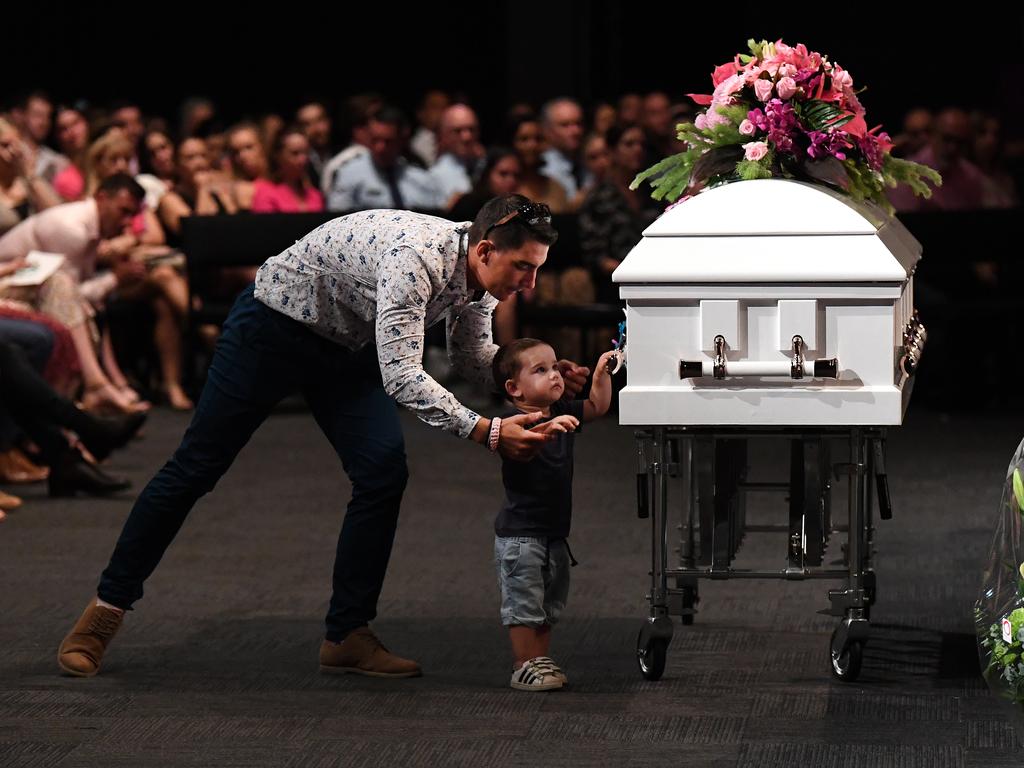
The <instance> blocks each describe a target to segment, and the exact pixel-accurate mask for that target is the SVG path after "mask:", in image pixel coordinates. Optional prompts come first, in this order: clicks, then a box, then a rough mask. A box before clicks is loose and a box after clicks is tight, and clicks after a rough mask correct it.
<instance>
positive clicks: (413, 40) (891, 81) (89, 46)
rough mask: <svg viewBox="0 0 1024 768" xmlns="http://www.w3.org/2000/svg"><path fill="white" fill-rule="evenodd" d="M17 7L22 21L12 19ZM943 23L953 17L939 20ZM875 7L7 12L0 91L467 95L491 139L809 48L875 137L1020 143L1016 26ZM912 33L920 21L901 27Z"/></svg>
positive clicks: (175, 6)
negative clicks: (930, 133)
mask: <svg viewBox="0 0 1024 768" xmlns="http://www.w3.org/2000/svg"><path fill="white" fill-rule="evenodd" d="M12 5H17V6H20V7H10V6H12ZM947 7H949V6H947ZM895 8H896V4H883V3H825V2H817V3H797V4H794V3H775V4H772V3H763V2H762V3H733V4H724V3H710V4H700V7H697V4H692V3H671V2H657V3H654V2H645V1H644V2H623V1H622V0H595V1H594V2H585V1H584V0H564V1H561V0H554V1H552V2H546V3H545V2H509V1H508V0H501V1H500V2H487V3H485V2H478V3H467V2H450V3H442V2H433V3H421V4H402V5H401V6H400V5H399V4H397V3H390V4H388V3H383V2H376V3H372V4H363V5H352V4H330V5H328V4H312V3H307V2H289V3H281V4H275V5H270V6H261V5H257V4H237V3H232V4H223V3H207V4H196V3H171V2H158V3H145V2H136V3H122V2H114V3H104V4H100V3H75V4H64V3H31V2H21V3H17V4H13V3H12V4H7V7H5V8H4V9H3V17H4V19H3V20H0V36H2V37H3V38H4V42H3V45H2V48H3V50H4V51H5V57H4V58H5V60H6V61H7V63H8V67H7V73H6V77H5V80H6V82H7V85H6V86H5V87H4V88H3V92H5V93H6V94H7V95H12V94H13V93H14V92H15V91H17V90H19V89H22V88H32V87H41V88H43V89H45V90H48V91H50V92H51V93H52V94H53V96H54V97H55V98H57V99H58V100H71V99H75V98H79V97H86V98H89V99H90V100H92V101H93V102H94V103H95V102H98V103H100V104H102V103H103V102H104V101H109V100H113V99H118V98H130V99H134V100H138V101H139V102H141V105H142V106H143V107H144V109H145V111H146V112H147V113H151V114H160V115H163V116H165V117H168V118H173V117H174V116H175V115H176V110H177V107H178V105H179V104H180V102H181V100H182V99H183V98H185V97H186V96H190V95H195V94H203V95H206V96H209V97H210V98H212V99H214V100H215V102H216V103H217V104H218V106H219V107H220V110H221V113H222V117H224V118H225V119H227V120H232V119H235V118H237V117H241V116H244V115H258V114H261V113H263V112H267V111H272V110H276V111H282V112H284V113H288V112H290V111H291V110H292V109H293V108H294V107H295V105H296V104H297V103H299V102H300V101H301V100H303V99H304V98H307V97H308V96H320V97H322V98H326V99H328V100H329V101H332V102H334V103H339V102H340V101H341V100H342V99H343V98H344V97H346V96H348V95H350V94H352V93H355V92H359V91H364V90H370V89H372V90H376V91H379V92H381V93H383V94H384V95H385V96H387V97H389V98H391V99H392V100H394V101H396V102H397V103H398V104H399V105H400V106H402V107H404V108H406V109H407V110H410V111H411V109H412V108H413V107H414V105H415V103H416V101H417V99H418V98H419V96H420V95H421V94H422V92H423V91H424V90H425V89H427V88H442V89H446V90H449V91H453V92H461V93H464V94H465V95H466V96H467V97H468V98H469V100H470V101H471V103H472V104H473V105H474V106H475V107H476V108H477V109H478V111H479V112H480V114H481V118H482V122H483V128H484V133H485V137H484V138H485V139H488V138H489V136H488V135H487V134H488V132H489V131H488V129H490V130H491V131H493V130H494V129H495V128H496V127H497V126H499V125H500V124H501V122H502V118H503V115H504V112H505V110H506V108H507V106H508V105H509V104H511V103H513V102H514V101H518V100H526V101H531V102H534V103H537V104H539V103H540V102H542V101H544V100H545V99H548V98H551V97H553V96H558V95H570V96H574V97H576V98H579V99H580V100H582V101H583V102H584V103H585V104H589V103H591V102H593V101H595V100H597V99H601V98H613V97H616V96H618V95H619V94H621V93H623V92H626V91H630V90H638V91H646V90H651V89H663V90H666V91H668V92H669V93H670V95H671V96H672V97H673V98H676V99H681V98H682V97H683V95H684V94H685V93H687V92H701V93H706V92H708V91H709V90H710V77H709V75H710V72H711V71H712V69H713V67H714V66H715V65H717V64H720V63H723V62H725V61H727V60H729V59H731V58H732V56H733V55H734V54H735V53H737V52H741V51H745V50H746V40H747V38H749V37H756V38H758V39H761V38H767V39H776V38H778V37H782V38H783V39H785V40H786V42H788V43H790V44H791V45H793V44H796V43H798V42H803V43H805V44H806V45H807V46H808V47H809V48H811V49H812V50H816V51H819V52H821V53H823V54H826V55H828V56H829V57H830V58H831V59H832V60H833V61H835V62H838V63H839V64H841V65H842V66H844V67H845V68H847V69H849V70H850V71H851V73H852V74H853V77H854V82H855V84H857V85H858V87H863V86H865V85H867V86H870V90H869V91H868V92H867V93H866V94H865V95H864V96H863V97H862V100H863V102H864V104H865V106H866V107H867V109H868V118H869V122H870V123H871V124H875V123H879V122H881V123H884V124H885V125H886V126H887V127H889V128H890V130H891V131H892V132H895V131H896V129H897V126H898V123H899V120H900V118H901V117H902V115H903V113H904V112H905V111H906V110H907V109H908V108H910V107H913V106H917V105H922V106H928V107H940V106H945V105H951V104H952V105H960V106H964V107H967V108H974V107H983V108H987V109H990V110H993V111H995V112H997V113H998V114H1000V115H1001V116H1002V117H1003V118H1004V121H1005V124H1006V126H1007V129H1008V133H1010V134H1011V135H1014V134H1017V133H1018V131H1017V126H1019V125H1020V124H1021V123H1022V118H1024V110H1022V108H1021V88H1020V85H1019V81H1020V64H1019V60H1020V57H1021V55H1022V53H1024V11H1021V10H1010V8H1011V6H1010V5H1008V4H996V3H974V4H970V5H967V4H963V5H956V6H952V7H951V8H950V10H946V11H940V10H938V9H937V8H938V6H925V7H923V9H919V10H914V11H911V12H908V11H906V10H900V11H896V10H894V9H895ZM914 16H916V17H917V18H913V17H914Z"/></svg>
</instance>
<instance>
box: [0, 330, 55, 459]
mask: <svg viewBox="0 0 1024 768" xmlns="http://www.w3.org/2000/svg"><path fill="white" fill-rule="evenodd" d="M0 341H2V342H9V343H11V344H13V345H15V346H17V347H19V348H20V349H21V350H22V352H24V355H25V358H26V359H27V361H28V362H29V363H31V365H32V366H33V367H34V368H35V369H36V371H37V372H39V373H42V371H43V369H44V368H46V361H47V360H49V359H50V353H51V352H53V331H51V330H50V329H49V328H47V327H46V326H45V325H43V324H41V323H36V322H33V321H32V320H22V319H21V318H15V317H0ZM2 375H4V371H3V370H2V369H0V376H2ZM9 405H10V403H7V402H2V401H0V450H7V449H8V448H10V447H11V446H13V445H14V444H15V442H17V439H18V435H19V429H18V426H17V424H16V422H15V420H14V419H13V418H12V415H11V413H10V412H9V411H8V410H7V406H9Z"/></svg>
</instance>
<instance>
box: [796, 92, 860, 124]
mask: <svg viewBox="0 0 1024 768" xmlns="http://www.w3.org/2000/svg"><path fill="white" fill-rule="evenodd" d="M800 114H801V115H802V117H803V119H804V122H805V123H807V127H809V128H810V129H811V130H815V131H824V130H826V129H828V128H841V127H842V126H844V125H846V124H847V123H848V122H850V121H851V120H853V119H854V116H853V115H851V114H848V113H846V112H844V111H843V110H842V109H841V108H840V107H839V106H838V105H836V104H833V103H832V102H830V101H821V100H820V99H810V100H808V101H805V102H804V103H803V104H802V105H801V106H800Z"/></svg>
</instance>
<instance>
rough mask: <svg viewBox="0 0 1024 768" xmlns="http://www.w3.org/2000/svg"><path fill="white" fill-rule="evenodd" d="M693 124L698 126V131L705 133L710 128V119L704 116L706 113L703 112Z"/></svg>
mask: <svg viewBox="0 0 1024 768" xmlns="http://www.w3.org/2000/svg"><path fill="white" fill-rule="evenodd" d="M693 124H694V126H696V128H697V130H698V131H703V130H704V129H705V128H707V127H708V119H707V118H706V117H705V116H704V113H703V112H701V113H700V114H699V115H697V119H696V120H694V121H693Z"/></svg>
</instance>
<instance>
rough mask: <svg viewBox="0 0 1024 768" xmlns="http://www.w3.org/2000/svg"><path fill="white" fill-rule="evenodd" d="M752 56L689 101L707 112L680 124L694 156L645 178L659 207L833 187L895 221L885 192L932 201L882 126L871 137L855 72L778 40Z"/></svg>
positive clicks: (753, 47) (921, 176)
mask: <svg viewBox="0 0 1024 768" xmlns="http://www.w3.org/2000/svg"><path fill="white" fill-rule="evenodd" d="M748 46H749V48H750V53H749V54H737V55H736V57H735V58H734V59H733V60H732V61H730V62H728V63H726V64H722V65H721V66H719V67H716V68H715V71H714V73H713V74H712V76H711V81H712V83H713V84H714V93H712V94H711V95H709V96H707V95H697V94H689V95H690V98H692V99H693V100H694V101H695V102H696V103H697V104H698V105H700V106H704V107H706V109H705V110H704V111H702V112H701V113H699V114H698V115H697V118H696V119H695V120H694V121H693V122H692V123H681V124H679V125H678V126H676V130H677V131H678V139H679V140H680V141H682V142H685V144H686V147H687V149H686V150H685V151H683V152H681V153H679V154H677V155H673V156H671V157H668V158H666V159H664V160H662V161H661V162H659V163H657V164H656V165H654V166H652V167H651V168H648V169H647V170H646V171H643V172H641V173H640V174H639V175H638V176H637V177H636V179H635V180H634V181H633V184H632V188H633V189H636V188H637V187H638V186H639V185H640V183H641V182H643V181H645V180H649V181H650V184H651V187H652V190H653V191H652V196H653V197H654V198H655V199H656V200H663V199H665V200H669V201H675V200H678V199H679V198H680V197H681V196H683V195H686V194H693V193H695V192H697V191H699V190H700V189H701V188H702V187H704V186H706V185H714V184H717V183H720V182H724V181H736V180H741V179H743V180H749V179H765V178H772V177H784V178H793V179H802V180H806V181H813V182H819V183H823V184H827V185H829V186H830V187H834V188H836V189H840V190H843V191H844V192H847V193H848V194H849V195H850V196H852V197H853V198H854V199H857V200H871V201H873V202H875V203H877V204H879V205H880V206H882V207H883V208H885V209H886V210H887V211H889V212H890V213H892V210H893V209H892V205H891V204H890V203H889V201H888V199H887V198H886V196H885V189H886V188H887V187H890V188H891V187H895V186H896V185H897V184H901V183H902V184H908V185H909V186H910V187H911V189H912V190H913V191H914V193H915V194H917V195H922V196H924V197H929V196H931V189H930V188H929V186H928V185H927V184H926V183H925V180H928V181H930V182H932V183H933V184H934V185H936V186H939V185H941V184H942V179H941V177H940V176H939V174H938V173H937V172H935V171H934V170H933V169H931V168H928V167H927V166H924V165H920V164H919V163H913V162H910V161H908V160H901V159H899V158H895V157H893V156H892V155H891V154H890V150H891V149H892V142H891V141H890V139H889V136H888V135H887V134H886V133H884V132H882V131H881V130H880V126H876V127H875V128H872V129H870V130H869V129H868V126H867V122H866V120H865V111H864V107H863V106H862V105H861V103H860V100H859V99H858V98H857V94H858V93H859V92H858V91H857V90H855V89H854V86H853V78H852V77H851V76H850V73H849V72H847V71H846V70H844V69H843V68H842V67H840V66H839V65H838V64H833V63H832V62H830V61H829V60H828V58H827V57H826V56H823V55H821V54H819V53H815V52H814V51H808V50H807V48H806V46H804V45H802V44H801V45H797V46H794V47H791V46H788V45H786V44H785V43H784V42H782V41H781V40H778V41H776V42H774V43H769V42H766V41H764V40H762V41H760V42H755V41H753V40H749V41H748Z"/></svg>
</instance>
